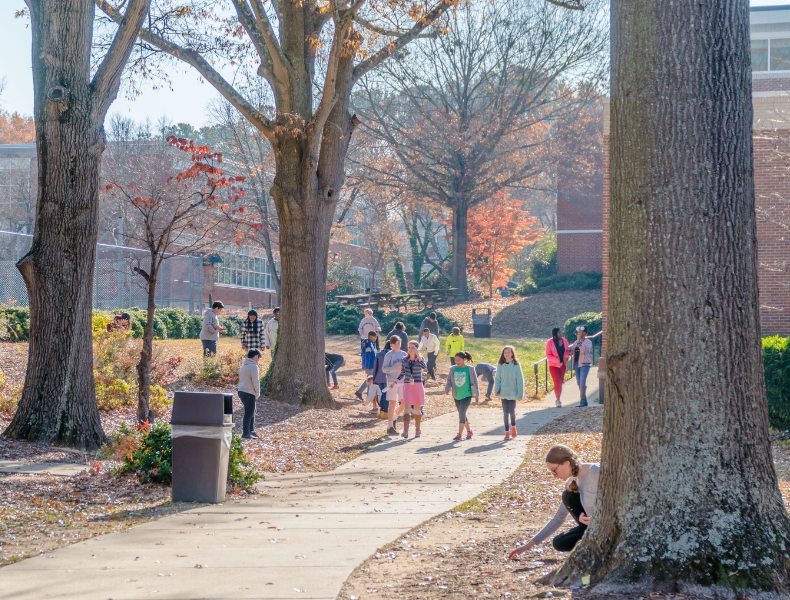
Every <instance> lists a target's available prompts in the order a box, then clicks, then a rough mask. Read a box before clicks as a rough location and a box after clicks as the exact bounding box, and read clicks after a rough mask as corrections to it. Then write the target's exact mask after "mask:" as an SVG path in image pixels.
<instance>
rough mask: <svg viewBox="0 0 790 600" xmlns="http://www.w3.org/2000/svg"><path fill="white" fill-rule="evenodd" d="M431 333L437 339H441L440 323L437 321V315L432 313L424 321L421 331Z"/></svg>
mask: <svg viewBox="0 0 790 600" xmlns="http://www.w3.org/2000/svg"><path fill="white" fill-rule="evenodd" d="M426 329H427V330H428V331H430V332H431V333H432V334H433V335H435V336H436V337H437V338H438V337H439V321H437V320H436V313H435V312H432V313H431V314H429V315H428V316H427V317H425V318H424V319H423V320H422V324H421V325H420V331H425V330H426Z"/></svg>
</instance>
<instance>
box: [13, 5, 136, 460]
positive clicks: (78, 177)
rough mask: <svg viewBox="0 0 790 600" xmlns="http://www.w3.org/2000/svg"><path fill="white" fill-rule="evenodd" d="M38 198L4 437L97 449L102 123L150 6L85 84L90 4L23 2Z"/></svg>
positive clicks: (132, 15)
mask: <svg viewBox="0 0 790 600" xmlns="http://www.w3.org/2000/svg"><path fill="white" fill-rule="evenodd" d="M28 6H29V8H30V17H31V29H32V35H33V44H32V54H33V86H34V102H35V106H34V111H35V120H36V148H37V156H38V199H37V207H36V222H35V228H34V231H33V244H32V246H31V249H30V251H29V252H28V253H27V255H25V256H24V257H23V258H22V259H21V260H20V261H19V263H18V265H17V266H18V268H19V270H20V272H21V273H22V276H23V278H24V280H25V284H26V286H27V290H28V296H29V298H30V342H29V354H28V363H27V373H26V379H25V386H24V389H23V391H22V397H21V399H20V401H19V407H18V409H17V412H16V414H15V415H14V419H13V421H12V422H11V424H10V425H9V427H8V428H7V429H6V431H5V434H6V435H7V436H9V437H13V438H18V439H29V440H35V441H39V442H49V443H57V444H61V445H67V446H75V447H78V448H86V449H88V448H97V447H98V446H100V445H101V444H102V443H103V441H104V432H103V431H102V428H101V421H100V419H99V411H98V408H97V406H96V395H95V389H94V380H93V360H92V357H93V347H92V327H91V305H92V296H93V294H92V291H93V275H94V265H95V259H96V239H97V236H98V215H99V195H98V187H99V168H100V164H101V154H102V151H103V150H104V130H103V128H102V124H103V122H104V116H105V114H106V112H107V108H108V107H109V105H110V103H111V102H112V100H113V99H114V98H115V95H116V94H117V91H118V85H119V83H120V75H121V71H122V70H123V65H124V64H125V62H126V59H127V58H128V55H129V50H130V49H131V45H132V43H133V42H134V39H135V31H136V30H137V29H138V28H139V24H140V22H141V21H142V18H143V16H144V14H145V12H146V10H147V1H142V2H141V1H140V0H132V1H131V2H130V3H129V6H128V9H127V15H128V16H129V20H128V22H127V19H126V18H125V19H124V23H123V24H122V25H121V27H120V28H119V32H118V34H117V36H116V39H115V43H113V46H112V48H111V49H110V50H109V51H108V53H107V55H106V57H105V59H104V60H103V61H102V63H101V65H100V66H99V68H98V69H97V71H96V74H95V75H94V78H93V79H92V80H91V79H90V78H89V73H90V53H91V40H92V34H93V18H94V7H93V3H92V2H90V1H89V0H51V1H48V2H43V1H41V0H28Z"/></svg>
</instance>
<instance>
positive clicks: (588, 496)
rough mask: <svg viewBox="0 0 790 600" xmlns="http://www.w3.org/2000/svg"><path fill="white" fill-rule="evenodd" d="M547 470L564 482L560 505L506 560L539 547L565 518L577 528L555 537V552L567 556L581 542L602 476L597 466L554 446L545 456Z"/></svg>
mask: <svg viewBox="0 0 790 600" xmlns="http://www.w3.org/2000/svg"><path fill="white" fill-rule="evenodd" d="M546 467H547V468H548V469H549V471H551V474H552V475H553V476H554V477H556V478H557V479H564V480H565V490H564V491H563V492H562V503H561V504H560V506H559V508H558V509H557V513H556V514H555V515H554V517H553V518H552V519H551V521H549V522H548V523H547V524H546V526H545V527H543V529H541V530H540V531H539V532H538V533H537V534H535V536H534V537H533V538H532V539H531V540H529V541H528V542H527V543H526V544H524V545H523V546H521V547H520V548H516V549H515V550H514V551H513V552H511V553H510V555H509V556H508V558H515V557H516V556H518V555H519V554H521V553H522V552H526V551H527V550H529V549H530V548H534V547H535V546H537V545H538V544H540V543H541V542H542V541H543V540H545V539H546V538H547V537H549V536H550V535H551V534H553V533H554V532H556V531H557V530H558V529H559V528H560V527H562V524H563V523H564V522H565V520H566V519H567V518H568V515H570V516H571V517H573V520H574V521H576V526H575V527H573V528H571V529H570V530H569V531H566V532H565V533H561V534H559V535H557V536H554V538H553V539H552V545H553V546H554V549H555V550H557V551H558V552H570V551H571V550H573V548H574V547H575V546H576V544H577V542H578V541H579V540H580V539H582V536H583V535H584V532H585V531H587V526H588V525H589V524H590V520H591V519H592V518H593V510H594V509H595V497H596V496H597V494H598V477H599V475H600V473H601V467H600V465H598V464H596V463H583V462H580V461H579V457H578V456H577V455H576V453H575V452H574V451H573V450H571V449H570V448H568V447H567V446H554V447H553V448H552V449H551V450H549V453H548V454H547V455H546Z"/></svg>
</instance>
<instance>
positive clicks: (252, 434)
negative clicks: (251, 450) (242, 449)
mask: <svg viewBox="0 0 790 600" xmlns="http://www.w3.org/2000/svg"><path fill="white" fill-rule="evenodd" d="M250 437H251V438H257V437H258V434H257V433H255V432H254V431H250Z"/></svg>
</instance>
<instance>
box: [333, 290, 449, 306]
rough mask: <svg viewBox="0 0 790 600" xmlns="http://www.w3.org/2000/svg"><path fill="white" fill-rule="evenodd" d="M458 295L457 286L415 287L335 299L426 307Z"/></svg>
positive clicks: (346, 302)
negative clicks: (446, 287) (402, 292)
mask: <svg viewBox="0 0 790 600" xmlns="http://www.w3.org/2000/svg"><path fill="white" fill-rule="evenodd" d="M456 295H458V288H449V289H447V290H437V289H434V288H423V289H415V290H412V291H411V292H409V293H406V294H391V293H389V292H374V293H372V294H348V295H344V296H337V297H336V298H335V301H336V302H337V303H338V304H343V305H346V306H369V307H371V308H379V307H381V306H394V307H395V308H396V309H398V310H400V307H401V306H403V307H406V306H408V305H409V304H419V305H421V306H423V307H426V308H427V307H428V305H429V304H436V303H437V302H443V301H444V300H445V298H446V297H452V296H456Z"/></svg>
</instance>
